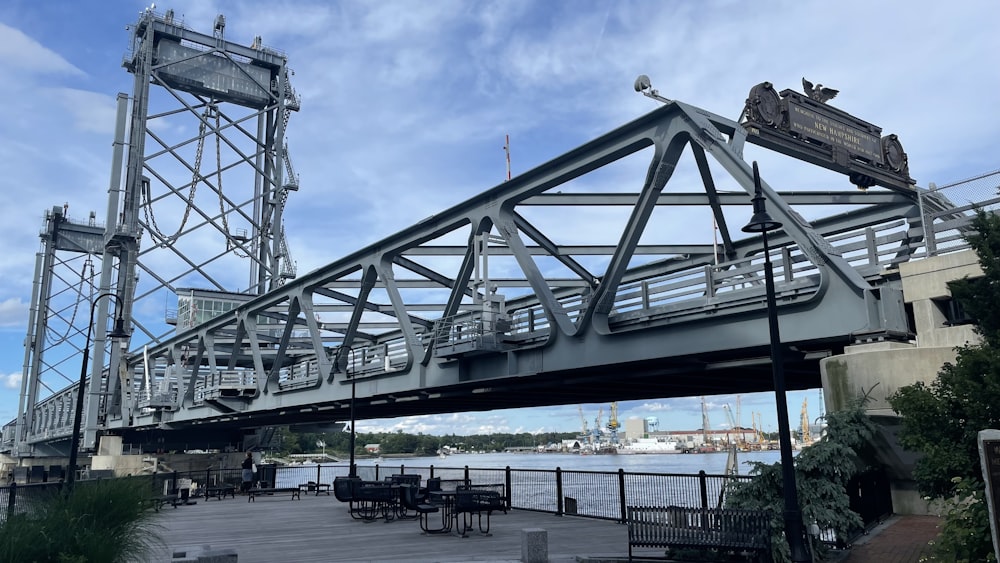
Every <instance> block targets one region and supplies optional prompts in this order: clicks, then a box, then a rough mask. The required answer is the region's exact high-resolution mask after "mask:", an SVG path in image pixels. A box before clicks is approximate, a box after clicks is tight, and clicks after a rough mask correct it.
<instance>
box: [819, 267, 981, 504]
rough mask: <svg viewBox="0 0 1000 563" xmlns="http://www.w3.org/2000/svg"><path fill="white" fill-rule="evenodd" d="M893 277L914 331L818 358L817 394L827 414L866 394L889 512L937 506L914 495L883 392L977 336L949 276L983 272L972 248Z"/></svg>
mask: <svg viewBox="0 0 1000 563" xmlns="http://www.w3.org/2000/svg"><path fill="white" fill-rule="evenodd" d="M895 273H896V272H891V274H892V275H895ZM898 275H899V278H900V280H901V282H902V286H903V299H904V302H905V303H906V305H907V308H908V309H910V310H911V311H912V314H911V319H912V324H913V326H912V327H911V328H912V329H913V330H914V333H915V337H913V338H912V339H910V340H909V341H907V342H896V341H884V340H883V341H878V340H876V341H867V342H859V343H857V344H855V345H852V346H848V347H847V348H846V349H845V350H844V353H843V354H840V355H835V356H831V357H829V358H826V359H824V360H822V361H821V362H820V372H821V375H822V379H823V395H824V398H825V402H826V409H827V411H828V412H832V411H836V410H842V409H843V408H845V407H846V406H847V405H848V403H849V402H850V401H851V400H852V399H854V398H857V397H860V396H863V395H866V394H867V395H868V397H869V403H868V406H867V412H868V414H869V416H871V417H872V418H873V419H874V420H875V422H876V423H877V424H878V427H879V434H878V435H877V436H876V437H875V446H876V449H877V451H878V452H879V457H880V459H879V461H880V462H882V463H883V464H885V465H886V467H887V469H888V473H889V477H890V481H891V490H892V503H893V511H894V512H895V513H897V514H932V513H936V512H937V510H936V509H935V507H934V506H931V505H930V504H929V503H928V502H927V501H925V500H924V499H923V498H922V497H921V496H920V494H919V492H918V491H917V486H916V482H915V481H914V480H913V467H914V464H915V463H916V461H917V460H918V459H919V457H918V455H917V454H915V453H913V452H908V451H906V450H904V449H903V448H902V447H901V446H900V445H899V440H898V433H899V431H900V429H901V419H900V417H899V415H897V414H896V412H895V411H893V410H892V407H891V406H890V405H889V401H888V398H889V397H890V396H892V395H893V394H895V393H896V392H897V391H899V390H900V389H901V388H903V387H906V386H907V385H912V384H914V383H916V382H918V381H922V382H925V383H930V382H932V381H934V380H935V379H936V378H937V374H938V371H939V370H940V369H941V366H942V365H944V364H945V363H946V362H953V361H954V360H955V357H956V348H957V347H959V346H963V345H965V344H967V343H975V342H977V341H978V336H977V335H976V334H975V332H974V331H973V328H972V326H971V325H968V324H959V323H960V322H961V319H956V318H955V312H956V309H955V308H954V307H953V306H952V304H951V293H950V292H949V290H948V282H950V281H953V280H958V279H961V278H964V277H966V276H968V277H980V276H982V275H983V273H982V269H981V268H980V267H979V260H978V257H977V256H976V254H975V253H974V252H972V251H963V252H956V253H953V254H946V255H942V256H936V257H932V258H926V259H923V260H917V261H913V262H909V263H903V264H900V265H899V269H898Z"/></svg>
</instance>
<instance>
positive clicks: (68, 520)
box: [0, 478, 162, 563]
mask: <svg viewBox="0 0 1000 563" xmlns="http://www.w3.org/2000/svg"><path fill="white" fill-rule="evenodd" d="M151 491H152V488H151V484H150V482H149V480H148V479H144V478H124V479H107V480H100V481H82V482H78V483H77V484H76V486H75V487H73V490H72V492H71V493H70V494H62V493H60V492H54V493H53V494H50V495H48V496H47V498H44V499H42V500H41V501H40V502H39V503H38V505H37V506H35V509H34V510H33V511H32V512H31V513H30V514H16V515H13V516H11V517H10V518H8V519H7V521H6V522H5V523H4V524H3V525H2V526H0V561H17V562H25V563H27V562H34V563H47V562H58V563H86V562H98V561H99V562H107V563H118V562H122V563H124V562H133V561H143V560H147V559H148V558H150V557H152V553H153V552H154V550H155V549H156V548H157V547H159V546H161V545H162V540H161V539H160V537H159V535H158V533H157V532H158V530H157V525H156V523H155V521H154V513H153V512H152V511H151V510H150V509H149V506H150V503H149V502H148V499H149V498H150V497H151Z"/></svg>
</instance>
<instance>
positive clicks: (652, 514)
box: [626, 506, 771, 563]
mask: <svg viewBox="0 0 1000 563" xmlns="http://www.w3.org/2000/svg"><path fill="white" fill-rule="evenodd" d="M626 523H627V524H628V558H629V561H632V559H633V558H634V557H639V556H638V555H633V551H632V550H633V548H636V547H640V548H668V549H706V550H709V549H710V550H715V551H731V552H734V553H738V554H746V555H752V556H754V557H755V558H756V560H757V561H759V562H762V563H764V562H768V561H770V560H771V528H770V515H769V514H768V513H767V512H765V511H762V510H745V509H735V508H689V507H683V506H629V507H626ZM642 558H649V556H644V557H642ZM661 558H662V557H661Z"/></svg>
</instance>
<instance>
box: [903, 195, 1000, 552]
mask: <svg viewBox="0 0 1000 563" xmlns="http://www.w3.org/2000/svg"><path fill="white" fill-rule="evenodd" d="M972 227H973V228H974V229H975V234H971V235H969V236H967V237H966V240H967V241H968V242H969V245H970V246H971V247H972V249H973V250H974V251H975V252H976V255H977V256H978V257H979V264H980V266H981V267H982V269H983V274H984V275H983V277H980V278H964V279H961V280H957V281H954V282H952V283H950V284H948V286H949V289H950V290H951V294H952V297H953V298H954V299H955V300H957V301H958V303H959V304H960V305H961V306H962V308H963V309H964V310H965V313H966V314H967V315H968V316H969V317H970V318H971V319H972V322H973V324H974V330H975V332H976V333H977V334H978V336H979V337H980V338H981V341H980V342H977V343H969V344H966V345H965V346H961V347H959V348H958V349H957V355H956V358H955V362H954V363H946V364H945V365H944V366H942V367H941V370H940V371H939V372H938V376H937V379H935V380H934V381H933V382H931V383H930V384H926V383H923V382H918V383H915V384H913V385H909V386H906V387H903V388H901V389H900V390H899V391H898V392H896V393H895V394H893V396H891V397H890V398H889V404H890V405H892V408H893V409H894V410H895V411H896V412H897V413H899V414H900V415H901V416H902V431H901V432H900V435H899V440H900V444H901V445H902V446H903V447H904V448H906V449H908V450H911V451H915V452H920V453H921V454H923V457H922V458H921V459H920V460H919V461H917V464H916V466H915V468H914V471H913V477H914V479H915V480H916V481H917V485H918V487H919V488H920V491H921V492H922V493H923V494H925V495H928V496H929V497H931V498H935V499H942V500H945V501H947V502H949V503H951V506H950V508H949V510H948V513H947V514H946V516H945V523H944V528H943V530H942V534H941V538H940V540H939V541H938V542H937V543H936V547H935V554H936V556H937V557H939V558H941V559H943V560H948V561H969V562H971V561H995V560H996V559H995V557H994V554H993V547H992V539H991V537H990V527H989V514H988V512H987V509H986V505H985V500H984V490H985V485H984V484H983V480H982V475H983V474H982V469H981V468H980V463H979V450H978V446H977V442H976V438H977V434H978V432H979V431H980V430H982V429H984V428H997V427H998V425H1000V217H998V216H997V215H995V214H993V213H987V212H984V211H979V212H978V213H977V216H976V218H975V219H974V220H973V223H972Z"/></svg>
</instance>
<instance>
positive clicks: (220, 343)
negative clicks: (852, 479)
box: [4, 101, 997, 449]
mask: <svg viewBox="0 0 1000 563" xmlns="http://www.w3.org/2000/svg"><path fill="white" fill-rule="evenodd" d="M747 129H748V128H747V127H745V126H744V124H743V123H739V122H736V121H733V120H730V119H727V118H724V117H721V116H719V115H715V114H713V113H711V112H707V111H705V110H703V109H700V108H696V107H693V106H690V105H686V104H684V103H681V102H677V101H669V102H668V103H666V104H665V105H664V106H663V107H661V108H659V109H657V110H656V111H653V112H651V113H649V114H647V115H645V116H642V117H640V118H639V119H636V120H635V121H632V122H630V123H628V124H626V125H624V126H622V127H620V128H618V129H616V130H614V131H611V132H609V133H607V134H605V135H603V136H601V137H599V138H597V139H594V140H593V141H590V142H588V143H586V144H585V145H583V146H581V147H579V148H577V149H575V150H573V151H571V152H569V153H566V154H564V155H562V156H560V157H558V158H556V159H554V160H551V161H549V162H547V163H545V164H543V165H541V166H539V167H537V168H535V169H533V170H530V171H528V172H527V173H525V174H522V175H520V176H517V177H515V178H513V179H511V180H509V181H507V182H505V183H503V184H500V185H498V186H496V187H493V188H492V189H489V190H487V191H484V192H483V193H481V194H479V195H478V196H476V197H474V198H472V199H469V200H467V201H465V202H463V203H461V204H459V205H456V206H454V207H452V208H450V209H447V210H444V211H442V212H440V213H438V214H436V215H433V216H431V217H428V218H426V219H424V220H422V221H420V222H419V223H416V224H415V225H413V226H412V227H410V228H408V229H405V230H403V231H401V232H399V233H397V234H395V235H393V236H390V237H388V238H386V239H384V240H381V241H379V242H377V243H375V244H372V245H370V246H368V247H366V248H362V249H360V250H358V251H356V252H354V253H352V254H350V255H348V256H345V257H343V258H341V259H338V260H336V261H334V262H331V263H329V264H327V265H326V266H323V267H321V268H319V269H317V270H315V271H312V272H310V273H308V274H306V275H302V276H300V277H298V278H297V279H295V280H293V281H289V282H288V283H286V284H285V285H283V286H281V287H279V288H277V289H274V290H272V291H269V292H268V293H266V294H264V295H260V296H256V297H253V298H250V299H249V300H247V298H245V297H244V298H243V299H240V300H237V301H232V302H231V303H230V306H227V307H225V308H224V309H225V311H224V312H222V311H221V310H220V314H219V315H218V316H216V317H215V318H213V319H211V320H208V321H207V322H204V323H202V324H199V325H197V326H195V327H193V328H190V329H185V330H180V329H179V330H178V332H177V333H176V335H175V336H173V337H172V338H169V339H167V340H164V341H162V342H159V343H154V344H151V345H150V346H149V347H148V348H146V349H143V348H142V347H137V343H136V342H133V343H132V346H133V349H132V350H131V351H130V353H129V354H127V356H126V367H125V368H124V369H123V370H122V377H123V378H124V388H125V389H126V390H127V392H126V394H125V396H124V397H123V402H122V408H121V410H120V411H118V412H112V411H107V412H101V413H99V414H98V416H97V417H96V420H97V426H96V427H95V428H87V429H86V430H87V431H88V432H91V433H92V434H93V435H96V434H100V433H108V434H116V435H121V436H122V438H123V440H124V441H125V442H126V443H132V444H136V445H142V447H144V448H160V447H165V448H168V449H170V448H172V447H175V446H173V445H174V444H183V443H193V442H192V440H195V441H196V443H198V444H199V447H203V446H202V445H211V444H214V445H217V446H222V445H226V444H232V443H234V437H238V436H240V435H242V434H243V433H246V432H248V431H251V430H252V429H254V428H262V427H267V426H271V425H279V424H309V423H317V424H320V423H329V422H333V421H344V420H346V419H348V418H349V416H350V414H349V413H350V408H351V403H352V393H353V394H355V395H356V402H355V405H356V406H355V408H356V417H357V418H358V419H366V418H375V417H396V416H404V415H415V414H428V413H441V412H460V411H476V410H490V409H499V408H509V407H524V406H540V405H554V404H568V403H580V402H598V401H611V400H626V399H643V398H665V397H683V396H694V395H710V394H719V393H749V392H758V391H768V390H771V389H772V388H773V387H772V375H771V365H770V359H769V341H768V328H767V311H766V307H765V292H764V283H763V279H764V276H763V264H764V261H763V252H762V240H761V238H760V236H759V235H747V234H745V233H742V232H741V231H740V227H742V225H743V224H745V223H746V221H747V220H749V218H750V216H751V210H750V207H749V205H750V199H751V196H752V195H753V193H754V181H753V176H752V171H751V165H750V163H748V162H747V161H745V160H744V158H743V148H744V143H745V142H747V141H748V140H749V142H755V143H757V144H764V145H765V146H766V143H764V142H761V138H760V137H755V136H754V135H753V134H751V135H750V136H749V137H748V135H747ZM769 148H771V147H769ZM675 171H676V172H675ZM761 173H762V179H763V182H762V190H763V194H764V196H765V197H766V200H767V211H768V212H769V213H770V214H771V216H772V217H773V218H774V219H776V220H778V221H780V222H781V223H782V224H783V228H782V229H781V230H780V231H777V232H775V233H772V234H770V235H769V237H768V242H769V245H770V250H771V256H770V258H771V260H772V262H773V264H774V268H775V281H776V290H777V304H778V311H779V315H780V330H781V335H782V339H783V342H784V346H785V359H786V362H787V364H786V368H785V369H786V371H785V373H786V379H787V386H788V388H789V389H790V390H795V389H807V388H815V387H819V386H820V378H819V367H818V362H819V360H820V359H821V358H824V357H827V356H829V355H830V354H835V353H839V352H840V351H842V350H843V347H844V346H845V345H849V344H851V343H854V342H858V341H872V340H879V339H902V340H906V339H909V338H911V337H912V331H911V328H910V323H909V322H908V320H907V311H906V307H905V304H904V299H903V295H902V289H901V284H900V282H899V277H898V272H897V269H896V266H897V265H898V264H899V263H901V262H906V261H909V260H914V259H919V258H922V257H925V256H929V255H933V254H936V253H941V252H950V251H954V250H957V249H960V248H962V246H963V240H962V230H963V229H964V228H965V226H966V225H967V224H968V221H969V219H970V217H971V216H972V214H973V211H972V207H971V206H970V205H966V206H955V205H953V204H952V203H951V201H949V198H948V197H946V196H947V195H948V192H947V190H936V189H925V188H921V187H916V186H907V185H895V184H893V183H892V182H876V184H877V185H873V186H865V188H867V189H865V190H859V189H857V188H855V187H853V186H851V185H850V184H849V183H848V182H847V177H846V176H845V177H843V183H842V184H840V185H841V186H844V188H843V189H836V190H827V191H794V190H793V191H786V190H784V189H782V190H781V191H779V190H778V189H777V186H775V185H772V184H771V183H769V181H772V182H777V180H775V179H772V178H769V176H768V170H767V169H762V171H761ZM996 180H997V178H996V176H993V177H992V179H991V180H988V181H987V183H989V182H992V185H993V186H995V185H996V183H997V182H996ZM886 184H888V185H886ZM781 187H782V188H787V186H781ZM932 188H933V187H932ZM415 189H419V188H415ZM986 193H987V195H985V196H984V197H977V198H976V199H974V200H969V199H967V198H966V199H962V200H961V201H963V202H965V203H967V202H968V201H975V202H976V203H978V204H981V205H984V206H986V207H990V206H992V205H994V204H995V203H996V201H997V200H996V199H990V198H996V192H995V190H991V191H989V192H986ZM956 201H958V200H956ZM806 208H808V209H819V210H821V211H820V213H817V214H813V215H815V216H816V218H811V219H810V220H806V219H805V218H804V215H805V214H806V213H805V212H804V211H803V209H806ZM599 213H601V214H603V215H600V216H601V217H602V218H601V219H595V217H597V216H598V214H599ZM695 217H697V218H698V219H697V220H694V219H692V218H695ZM608 218H612V219H614V221H612V220H609V219H608ZM696 221H700V222H702V223H703V225H701V226H700V227H699V226H695V222H696ZM713 224H714V227H713ZM692 240H694V241H695V242H691V241H692ZM230 297H231V296H228V295H226V294H222V293H217V294H212V292H204V293H203V294H200V295H198V296H196V295H194V293H192V295H191V296H190V297H189V299H190V300H189V301H187V302H186V303H187V306H188V307H190V308H193V307H196V306H197V304H198V303H208V302H216V303H218V302H225V301H226V300H227V299H229V298H230ZM197 299H201V301H197ZM184 303H185V302H181V303H180V308H179V309H180V310H179V311H178V314H181V315H182V314H183V307H184V306H185V305H184ZM107 379H110V378H109V377H107V376H106V377H105V381H101V382H100V385H101V389H104V388H106V387H107V385H108V383H107ZM76 392H77V390H76V388H75V386H71V387H69V388H66V389H64V390H61V391H59V392H57V393H54V394H53V395H52V396H50V397H49V398H47V399H45V400H44V401H41V402H39V404H38V405H36V407H35V409H36V411H35V414H36V416H35V420H36V423H35V425H34V426H33V427H32V428H30V429H28V432H27V441H28V442H29V443H31V444H33V445H35V447H37V448H41V447H42V445H44V444H52V445H53V447H57V445H58V444H59V443H65V441H66V440H67V439H68V435H69V433H70V432H71V425H72V405H73V398H74V397H75V394H76ZM97 392H101V390H100V389H98V390H97ZM89 418H90V417H88V419H89ZM10 426H11V425H8V427H7V428H5V433H4V438H5V441H6V446H7V447H11V446H12V444H11V440H12V438H13V436H12V434H11V432H10ZM85 435H87V434H85ZM93 446H94V444H93V443H90V444H88V443H84V447H93Z"/></svg>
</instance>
